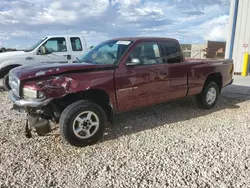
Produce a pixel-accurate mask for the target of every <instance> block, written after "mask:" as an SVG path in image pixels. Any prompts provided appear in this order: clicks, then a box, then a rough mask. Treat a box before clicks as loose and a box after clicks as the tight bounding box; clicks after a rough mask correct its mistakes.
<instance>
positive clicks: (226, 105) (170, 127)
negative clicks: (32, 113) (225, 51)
mask: <svg viewBox="0 0 250 188" xmlns="http://www.w3.org/2000/svg"><path fill="white" fill-rule="evenodd" d="M249 100H250V87H244V86H234V85H232V86H229V87H228V88H225V89H224V90H223V92H222V95H221V96H220V98H219V101H218V104H217V105H216V107H215V108H214V109H212V110H208V111H207V110H200V109H198V108H197V106H196V104H195V100H194V98H192V97H191V98H186V99H182V100H178V101H174V102H170V103H166V104H160V105H156V106H153V107H150V108H146V109H141V110H136V111H133V112H129V113H125V114H122V115H119V116H118V117H117V118H116V124H115V125H109V126H108V128H107V130H106V133H105V135H104V137H103V139H102V141H100V142H99V143H97V144H95V145H93V146H89V147H85V148H75V147H71V146H69V145H67V144H65V143H63V142H62V140H61V137H60V135H58V132H56V131H55V132H54V133H53V135H50V136H46V137H34V138H32V139H27V138H25V136H24V134H23V132H24V123H25V116H24V114H23V113H19V112H16V111H13V110H10V108H11V103H10V102H9V101H8V100H7V96H6V93H5V92H0V101H1V105H0V187H1V188H4V187H39V188H41V187H98V188H101V187H154V188H156V187H161V188H162V187H220V188H223V187H249V186H250V178H249V176H250V136H249V135H250V116H249V113H250V101H249Z"/></svg>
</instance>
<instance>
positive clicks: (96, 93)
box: [55, 89, 113, 122]
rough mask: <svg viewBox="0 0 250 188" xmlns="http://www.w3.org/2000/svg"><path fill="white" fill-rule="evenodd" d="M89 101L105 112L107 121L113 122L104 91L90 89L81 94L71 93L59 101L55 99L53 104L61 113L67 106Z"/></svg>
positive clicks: (110, 108)
mask: <svg viewBox="0 0 250 188" xmlns="http://www.w3.org/2000/svg"><path fill="white" fill-rule="evenodd" d="M79 100H90V101H93V102H94V103H96V104H98V105H99V106H101V107H102V109H103V110H104V111H105V113H106V115H107V118H108V120H109V121H111V122H113V109H112V105H111V103H110V98H109V95H108V94H107V93H106V92H105V91H104V90H99V89H91V90H87V91H83V92H77V93H72V94H69V95H66V96H64V97H63V98H61V99H56V100H55V103H56V105H57V106H58V107H60V109H61V111H63V110H64V109H65V108H66V107H67V106H68V105H70V104H72V103H74V102H76V101H79Z"/></svg>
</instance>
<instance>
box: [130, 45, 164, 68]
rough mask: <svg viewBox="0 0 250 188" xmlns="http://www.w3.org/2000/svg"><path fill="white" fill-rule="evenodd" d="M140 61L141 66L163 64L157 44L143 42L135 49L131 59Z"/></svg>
mask: <svg viewBox="0 0 250 188" xmlns="http://www.w3.org/2000/svg"><path fill="white" fill-rule="evenodd" d="M133 58H135V59H139V60H140V64H141V65H151V64H157V63H162V58H161V55H160V50H159V47H158V44H157V43H156V42H143V43H141V44H139V45H137V46H135V48H134V49H133V51H132V53H131V54H130V57H129V59H130V60H131V59H133Z"/></svg>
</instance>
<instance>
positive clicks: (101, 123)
mask: <svg viewBox="0 0 250 188" xmlns="http://www.w3.org/2000/svg"><path fill="white" fill-rule="evenodd" d="M105 125H106V115H105V112H104V111H103V109H102V108H101V107H100V106H99V105H97V104H95V103H93V102H90V101H84V100H83V101H78V102H75V103H73V104H71V105H69V106H68V107H67V108H66V109H65V110H64V111H63V113H62V115H61V117H60V122H59V127H60V132H61V134H62V136H63V138H64V139H65V140H66V141H67V142H68V143H70V144H71V145H73V146H77V147H84V146H87V145H91V144H94V143H96V142H97V141H98V140H99V139H100V138H101V137H102V136H103V132H104V128H105Z"/></svg>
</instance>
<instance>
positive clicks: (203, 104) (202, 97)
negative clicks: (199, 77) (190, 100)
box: [196, 82, 219, 109]
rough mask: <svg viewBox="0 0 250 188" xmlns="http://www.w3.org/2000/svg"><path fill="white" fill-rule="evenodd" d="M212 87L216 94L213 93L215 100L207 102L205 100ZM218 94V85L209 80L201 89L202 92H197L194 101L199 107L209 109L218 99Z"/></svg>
mask: <svg viewBox="0 0 250 188" xmlns="http://www.w3.org/2000/svg"><path fill="white" fill-rule="evenodd" d="M211 88H214V89H215V91H216V95H215V100H214V101H213V102H212V103H209V102H208V101H207V95H208V91H209V90H210V89H211ZM218 96H219V87H218V85H217V84H216V83H215V82H209V83H208V84H206V85H205V86H204V88H203V90H202V92H201V93H200V94H198V95H197V96H196V101H197V104H198V106H199V107H201V108H204V109H211V108H213V107H214V105H215V104H216V102H217V100H218Z"/></svg>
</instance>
